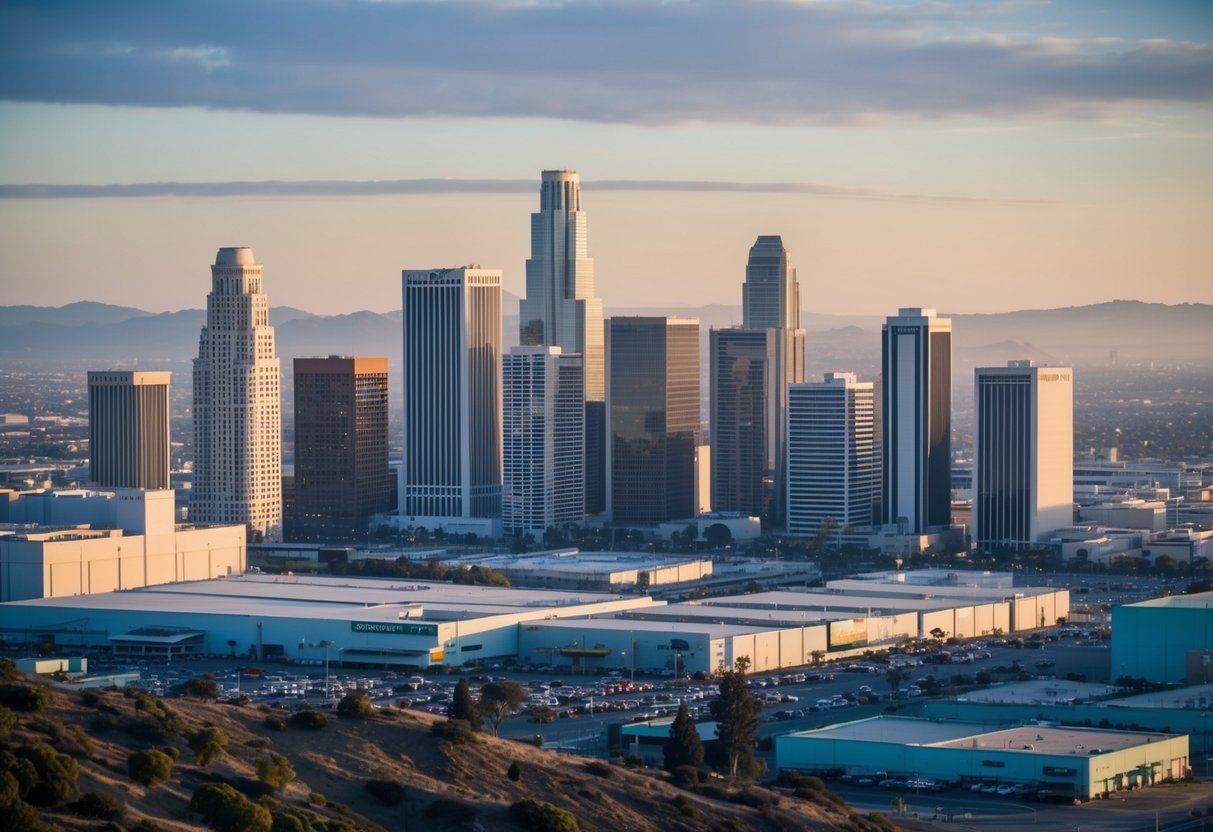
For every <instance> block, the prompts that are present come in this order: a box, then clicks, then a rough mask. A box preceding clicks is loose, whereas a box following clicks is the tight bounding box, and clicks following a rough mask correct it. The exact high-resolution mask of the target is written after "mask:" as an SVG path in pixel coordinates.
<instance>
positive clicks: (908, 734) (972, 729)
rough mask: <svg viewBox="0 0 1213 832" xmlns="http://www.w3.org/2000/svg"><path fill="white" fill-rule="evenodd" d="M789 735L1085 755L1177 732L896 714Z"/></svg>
mask: <svg viewBox="0 0 1213 832" xmlns="http://www.w3.org/2000/svg"><path fill="white" fill-rule="evenodd" d="M791 736H794V737H804V738H806V739H830V740H856V741H864V742H880V743H888V744H892V745H920V746H934V747H937V748H971V749H990V750H994V749H997V750H1001V751H1020V752H1025V753H1033V754H1051V755H1059V754H1072V755H1074V756H1081V757H1088V756H1090V755H1091V754H1092V753H1094V752H1095V751H1096V750H1097V749H1098V750H1101V751H1120V750H1122V749H1125V748H1132V747H1134V746H1137V745H1144V744H1145V743H1147V742H1152V741H1155V740H1161V739H1168V738H1171V737H1175V736H1179V735H1178V734H1163V733H1159V732H1151V731H1108V730H1104V729H1099V728H1053V727H1045V726H1040V725H1023V726H1019V727H1015V728H1004V729H1001V730H997V731H990V730H989V729H988V727H987V726H984V725H979V724H976V723H970V722H937V721H933V720H929V719H913V718H909V717H896V716H874V717H871V718H869V719H862V720H857V721H855V722H844V723H840V724H838V725H831V726H828V727H825V728H819V729H816V730H812V731H800V732H797V733H795V734H792V735H791Z"/></svg>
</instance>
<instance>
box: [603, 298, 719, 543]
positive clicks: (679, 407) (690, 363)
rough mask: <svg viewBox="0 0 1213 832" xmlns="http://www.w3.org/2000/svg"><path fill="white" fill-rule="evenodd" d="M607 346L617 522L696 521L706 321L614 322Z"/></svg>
mask: <svg viewBox="0 0 1213 832" xmlns="http://www.w3.org/2000/svg"><path fill="white" fill-rule="evenodd" d="M606 342H607V356H608V357H607V384H606V388H607V403H608V408H607V454H608V458H609V459H610V462H611V465H610V470H609V472H608V477H607V481H608V490H607V494H608V500H609V504H608V507H607V510H608V511H609V512H610V514H611V519H612V521H613V522H615V523H657V522H662V521H666V520H682V519H686V518H691V517H695V516H696V515H697V514H698V511H697V510H696V509H697V500H696V499H695V497H696V494H695V445H696V443H697V441H698V434H699V321H698V320H696V319H694V318H642V317H616V318H611V319H610V320H609V321H608V322H607V337H606Z"/></svg>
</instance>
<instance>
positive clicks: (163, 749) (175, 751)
mask: <svg viewBox="0 0 1213 832" xmlns="http://www.w3.org/2000/svg"><path fill="white" fill-rule="evenodd" d="M156 750H157V751H159V752H160V753H161V754H167V755H169V756H170V757H172V758H173V762H174V763H175V762H177V761H178V760H180V759H181V749H179V748H177V747H176V746H173V745H161V746H157V747H156Z"/></svg>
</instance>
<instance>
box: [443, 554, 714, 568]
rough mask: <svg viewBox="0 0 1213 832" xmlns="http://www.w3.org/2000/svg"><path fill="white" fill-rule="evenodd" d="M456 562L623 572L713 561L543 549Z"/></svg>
mask: <svg viewBox="0 0 1213 832" xmlns="http://www.w3.org/2000/svg"><path fill="white" fill-rule="evenodd" d="M448 561H449V562H452V563H465V562H466V563H475V564H477V565H478V566H488V567H491V568H493V569H500V570H533V571H544V572H578V573H584V572H601V573H610V572H620V571H630V570H644V571H648V570H651V569H668V568H670V567H672V566H680V565H684V564H692V563H705V562H709V561H708V559H707V558H696V557H687V556H685V555H666V556H664V557H663V556H660V555H653V554H649V553H636V552H580V551H577V552H572V551H570V552H540V553H536V554H533V555H492V556H488V557H483V556H473V557H471V558H467V559H464V558H454V559H448Z"/></svg>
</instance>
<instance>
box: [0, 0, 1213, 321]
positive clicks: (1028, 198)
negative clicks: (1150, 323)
mask: <svg viewBox="0 0 1213 832" xmlns="http://www.w3.org/2000/svg"><path fill="white" fill-rule="evenodd" d="M0 22H2V24H3V25H0V41H2V42H3V44H4V47H5V49H4V52H5V55H6V58H5V59H4V61H5V64H4V65H5V71H4V72H3V73H0V99H2V103H0V197H3V198H2V199H0V252H2V253H0V269H2V270H3V273H4V274H5V278H4V284H3V288H4V300H5V302H6V303H9V304H20V303H26V304H35V305H60V304H63V303H67V302H70V301H74V300H85V299H87V300H102V301H106V302H109V303H115V304H127V305H132V306H138V307H140V308H144V309H148V310H151V311H164V310H174V309H180V308H187V307H196V306H198V305H199V302H200V298H201V297H202V294H203V293H204V291H205V287H206V283H207V275H206V272H207V268H206V267H207V264H208V263H209V262H210V261H211V259H212V257H213V254H214V251H215V249H216V247H218V246H222V245H251V246H254V247H255V248H256V251H257V253H258V258H259V260H260V261H261V262H262V263H264V264H265V268H266V277H267V280H269V281H270V282H271V285H272V286H273V299H274V302H275V304H276V305H288V306H295V307H299V308H303V309H308V310H312V311H317V312H326V313H333V312H351V311H355V310H359V309H372V310H377V311H386V310H390V309H395V308H398V307H399V305H400V295H399V273H400V269H401V268H410V267H428V266H435V265H454V264H461V263H480V264H482V265H484V266H485V267H488V268H500V269H502V270H503V272H504V282H503V285H504V288H505V289H506V290H508V291H511V292H513V293H514V294H518V295H521V294H522V293H523V291H522V286H523V268H522V266H523V262H524V260H525V259H526V256H527V251H526V245H527V216H528V212H529V211H530V210H532V205H533V201H534V193H535V176H536V173H537V172H538V171H539V170H541V169H550V168H556V167H562V166H564V167H569V168H574V169H577V170H578V171H580V172H581V174H582V178H583V183H584V191H585V204H586V209H587V210H589V211H592V213H593V216H594V223H593V229H592V232H591V239H590V245H591V247H592V250H593V252H594V257H595V259H596V261H597V275H598V278H597V283H598V291H599V293H600V295H601V296H602V298H603V300H604V302H605V304H606V305H607V307H608V308H610V307H627V306H638V305H645V306H654V305H667V306H669V307H671V308H674V307H677V306H678V305H681V304H690V303H728V304H736V303H737V288H736V287H737V281H738V276H739V273H740V271H741V269H742V267H743V265H744V258H745V252H746V249H747V248H748V246H749V245H750V244H751V243H752V242H753V240H754V238H755V237H756V236H757V235H759V234H766V233H778V234H781V235H782V236H783V239H784V240H785V242H786V244H787V245H788V247H789V249H790V251H791V252H792V254H793V256H794V257H795V263H796V266H797V267H798V269H799V273H800V280H801V282H802V284H803V286H804V294H803V298H804V302H803V305H804V306H805V308H807V309H811V310H813V311H816V312H825V313H836V314H880V315H883V314H888V313H889V312H890V311H891V310H894V309H896V308H898V307H899V306H906V305H919V304H929V305H932V306H936V307H939V308H941V309H943V310H945V311H949V312H987V311H1000V310H1009V309H1020V308H1030V307H1055V306H1066V305H1077V304H1085V303H1093V302H1099V301H1105V300H1110V299H1113V298H1135V299H1140V300H1145V301H1156V302H1165V303H1181V302H1206V303H1207V302H1211V301H1213V281H1210V280H1209V274H1208V266H1209V263H1210V262H1213V242H1211V241H1210V239H1209V236H1208V234H1207V233H1206V232H1207V217H1208V216H1210V215H1211V214H1213V204H1211V203H1213V153H1211V152H1210V150H1211V148H1210V144H1211V142H1213V117H1211V115H1210V110H1209V106H1208V105H1209V101H1210V98H1211V97H1213V46H1211V45H1210V37H1211V35H1213V15H1211V14H1210V12H1209V7H1208V6H1207V5H1205V4H1202V3H1186V2H1167V3H1151V4H1149V5H1148V6H1143V5H1142V4H1138V3H1130V2H1112V3H1095V2H1080V3H1065V4H1049V3H1014V2H1012V3H977V4H966V5H963V6H948V5H942V4H928V5H921V4H909V3H893V2H888V3H870V4H864V5H853V4H846V3H792V2H787V3H782V2H771V3H753V4H711V3H700V2H688V3H679V4H663V3H626V4H612V3H604V4H583V3H571V2H570V3H554V4H490V3H474V2H468V3H464V2H459V3H444V4H430V3H361V2H350V3H323V4H322V3H315V4H311V3H308V4H295V5H291V6H289V7H284V6H281V5H278V4H273V3H260V2H253V3H217V4H207V5H206V6H205V7H193V6H178V5H176V4H172V5H165V4H158V3H139V2H132V3H122V4H116V5H115V4H108V5H106V6H105V7H104V8H102V7H92V6H90V5H88V4H80V5H79V6H77V7H75V8H72V9H71V10H70V11H69V12H68V13H64V11H63V10H62V9H57V10H52V9H48V8H46V7H45V6H43V5H42V4H37V3H8V4H5V6H4V8H3V9H2V10H0ZM351 287H356V289H355V290H353V291H351ZM859 287H862V291H859Z"/></svg>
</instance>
